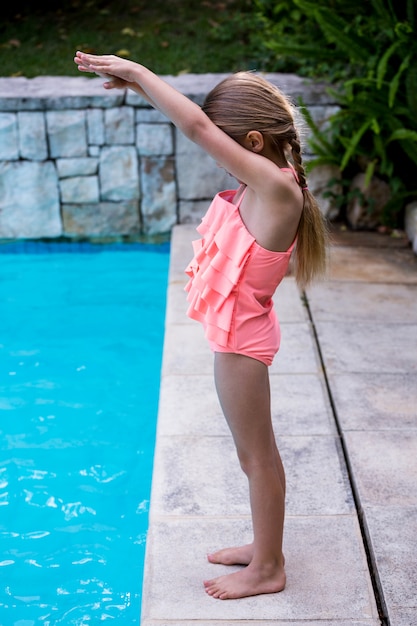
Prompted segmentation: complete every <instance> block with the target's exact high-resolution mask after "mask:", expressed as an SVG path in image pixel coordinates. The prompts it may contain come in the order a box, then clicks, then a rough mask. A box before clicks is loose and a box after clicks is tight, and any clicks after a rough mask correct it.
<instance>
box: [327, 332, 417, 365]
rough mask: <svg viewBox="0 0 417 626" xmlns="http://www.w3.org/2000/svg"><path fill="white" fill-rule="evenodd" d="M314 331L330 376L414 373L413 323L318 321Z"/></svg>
mask: <svg viewBox="0 0 417 626" xmlns="http://www.w3.org/2000/svg"><path fill="white" fill-rule="evenodd" d="M316 330H317V334H318V339H319V343H320V346H321V351H322V354H323V358H324V364H325V367H326V370H327V371H328V372H329V373H330V374H333V373H339V372H356V373H359V372H360V373H362V372H364V373H392V374H396V373H404V374H408V373H410V372H417V351H416V350H414V349H411V346H416V345H417V324H388V323H387V324H376V323H372V322H371V323H364V322H357V323H355V324H346V323H345V322H320V321H319V322H317V323H316Z"/></svg>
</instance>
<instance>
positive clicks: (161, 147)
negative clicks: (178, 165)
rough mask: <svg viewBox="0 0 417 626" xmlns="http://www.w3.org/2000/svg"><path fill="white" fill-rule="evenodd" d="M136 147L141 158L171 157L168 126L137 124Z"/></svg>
mask: <svg viewBox="0 0 417 626" xmlns="http://www.w3.org/2000/svg"><path fill="white" fill-rule="evenodd" d="M136 147H137V149H138V152H139V154H140V155H141V156H172V154H173V152H174V145H173V136H172V128H171V125H170V124H138V125H137V128H136Z"/></svg>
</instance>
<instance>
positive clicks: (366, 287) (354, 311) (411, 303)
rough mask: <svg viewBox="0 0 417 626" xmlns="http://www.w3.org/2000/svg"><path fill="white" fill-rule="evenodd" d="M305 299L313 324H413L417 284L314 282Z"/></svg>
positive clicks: (415, 318) (416, 304)
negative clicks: (316, 322)
mask: <svg viewBox="0 0 417 626" xmlns="http://www.w3.org/2000/svg"><path fill="white" fill-rule="evenodd" d="M307 299H308V303H309V306H310V309H311V311H312V315H313V318H314V320H315V321H318V320H321V321H340V320H343V321H344V322H348V321H349V320H352V321H354V320H362V321H365V322H368V321H370V320H374V321H376V322H381V323H386V322H389V323H390V324H392V323H395V322H398V323H415V322H416V320H417V285H386V284H369V283H356V284H352V283H351V282H345V283H344V282H336V281H330V282H324V283H317V284H316V285H315V286H314V287H311V288H309V289H308V292H307Z"/></svg>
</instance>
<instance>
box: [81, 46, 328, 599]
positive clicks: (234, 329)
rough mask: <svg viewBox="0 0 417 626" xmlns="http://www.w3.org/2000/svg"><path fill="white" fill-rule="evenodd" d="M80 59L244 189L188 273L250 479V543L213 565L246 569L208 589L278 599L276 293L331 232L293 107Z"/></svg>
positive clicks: (243, 87) (220, 202) (270, 92)
mask: <svg viewBox="0 0 417 626" xmlns="http://www.w3.org/2000/svg"><path fill="white" fill-rule="evenodd" d="M74 60H75V63H76V64H77V65H78V69H79V70H80V71H82V72H95V73H97V74H100V75H105V77H106V78H107V82H105V83H104V85H103V86H104V87H105V88H106V89H113V88H126V87H129V88H131V89H133V90H134V91H136V92H137V93H139V94H140V95H141V96H143V97H144V98H145V99H146V100H147V101H148V102H149V103H150V104H151V105H152V106H153V107H155V108H156V109H158V110H159V111H161V112H162V113H164V114H165V115H166V116H167V117H168V118H169V119H170V120H171V121H172V122H173V123H174V124H175V125H176V126H177V127H178V128H179V129H180V130H181V131H182V132H183V133H184V134H185V135H186V136H187V137H188V138H189V139H191V140H192V141H194V142H196V143H198V144H199V145H200V146H201V147H202V148H203V149H204V150H206V151H207V152H208V153H209V154H210V155H211V156H212V157H213V158H214V159H215V160H216V161H217V163H218V164H219V165H220V166H222V167H223V168H225V169H226V170H227V171H228V172H229V173H231V174H232V175H233V176H234V177H235V178H236V179H237V180H238V181H239V182H240V183H241V185H240V187H239V188H238V190H237V191H226V192H222V193H220V194H218V195H217V196H216V197H215V198H214V200H213V202H212V204H211V206H210V208H209V210H208V212H207V214H206V215H205V217H204V218H203V221H202V223H201V225H200V226H199V228H198V231H199V233H200V234H201V235H202V238H201V239H200V240H198V241H197V242H194V243H193V246H194V252H195V256H194V259H193V260H192V261H191V263H190V265H189V267H188V268H187V270H186V271H187V273H188V275H189V276H190V281H189V283H188V285H187V287H186V290H187V291H188V300H189V302H190V307H189V310H188V315H189V316H190V317H192V318H193V319H197V320H199V321H201V322H202V323H203V324H204V327H205V330H206V336H207V338H208V340H209V343H210V346H211V348H212V350H213V351H214V355H215V356H214V371H215V382H216V389H217V393H218V396H219V400H220V404H221V406H222V410H223V412H224V415H225V417H226V420H227V422H228V424H229V427H230V430H231V432H232V435H233V439H234V442H235V445H236V450H237V454H238V458H239V461H240V464H241V467H242V470H243V471H244V472H245V474H246V476H247V478H248V482H249V494H250V506H251V513H252V524H253V542H252V543H251V544H249V545H244V546H239V547H232V548H225V549H223V550H219V551H218V552H216V553H214V554H211V555H209V556H208V559H209V561H210V562H211V563H222V564H224V565H231V564H241V565H244V566H246V567H244V568H242V569H240V570H239V571H237V572H234V573H232V574H229V575H226V576H221V577H218V578H214V579H213V580H208V581H205V582H204V585H205V589H206V592H207V593H208V594H209V595H210V596H212V597H214V598H220V599H222V600H223V599H229V598H242V597H245V596H252V595H257V594H262V593H275V592H278V591H282V590H283V589H284V587H285V581H286V579H285V571H284V556H283V554H282V538H283V527H284V507H285V473H284V468H283V465H282V461H281V457H280V454H279V452H278V449H277V446H276V442H275V437H274V433H273V430H272V421H271V410H270V388H269V373H268V366H269V365H271V363H272V360H273V357H274V355H275V353H276V352H277V351H278V348H279V343H280V331H279V324H278V320H277V318H276V316H275V313H274V309H273V305H272V295H273V293H274V291H275V289H276V288H277V286H278V284H279V283H280V282H281V280H282V278H283V277H284V276H285V274H286V271H287V268H288V264H289V260H290V256H291V253H292V251H293V249H294V256H295V261H296V279H297V282H298V284H299V285H300V286H305V285H307V284H308V283H309V282H310V281H311V280H312V279H313V278H315V277H316V276H318V275H320V274H322V273H323V272H324V270H325V265H326V228H325V224H324V221H323V219H322V215H321V212H320V210H319V208H318V206H317V203H316V202H315V201H314V198H313V197H312V195H311V193H310V192H309V191H308V189H307V183H306V177H305V172H304V168H303V165H302V159H301V150H300V142H299V137H298V133H297V131H296V128H295V126H294V119H293V112H292V109H291V106H290V104H289V102H288V101H287V100H286V98H285V97H284V96H283V95H282V94H281V92H280V91H279V90H278V89H277V88H276V87H274V86H272V85H271V84H270V83H268V82H267V81H265V80H264V79H263V78H261V77H259V76H257V75H255V74H253V73H247V72H240V73H237V74H235V75H232V76H230V77H229V78H227V79H225V80H224V81H222V82H221V83H220V84H219V85H218V86H217V87H215V88H214V89H213V90H212V91H211V92H210V93H209V95H208V96H207V98H206V101H205V104H204V106H203V107H202V108H200V107H199V106H198V105H197V104H195V103H193V102H192V101H190V100H189V99H188V98H187V97H185V96H184V95H182V94H180V93H179V92H177V91H176V90H175V89H174V88H173V87H171V86H170V85H168V84H167V83H165V82H164V81H163V80H161V79H160V78H159V77H157V76H156V75H155V74H154V73H152V72H151V71H150V70H148V69H146V68H145V67H143V66H142V65H139V64H137V63H134V62H132V61H128V60H125V59H121V58H118V57H115V56H94V55H90V54H84V53H82V52H77V54H76V57H75V59H74Z"/></svg>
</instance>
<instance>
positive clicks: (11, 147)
mask: <svg viewBox="0 0 417 626" xmlns="http://www.w3.org/2000/svg"><path fill="white" fill-rule="evenodd" d="M18 158H19V143H18V135H17V118H16V114H15V113H0V160H1V161H15V160H16V159H18Z"/></svg>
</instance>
